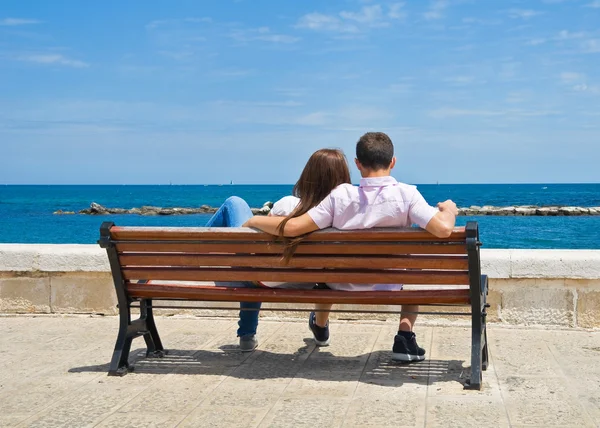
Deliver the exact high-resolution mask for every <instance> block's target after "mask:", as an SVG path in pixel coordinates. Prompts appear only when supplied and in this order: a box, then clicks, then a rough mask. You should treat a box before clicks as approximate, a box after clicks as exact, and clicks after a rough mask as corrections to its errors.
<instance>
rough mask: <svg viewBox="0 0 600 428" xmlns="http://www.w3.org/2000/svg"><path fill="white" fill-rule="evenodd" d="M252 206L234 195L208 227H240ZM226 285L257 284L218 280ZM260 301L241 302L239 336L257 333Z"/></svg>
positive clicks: (220, 283)
mask: <svg viewBox="0 0 600 428" xmlns="http://www.w3.org/2000/svg"><path fill="white" fill-rule="evenodd" d="M252 215H253V214H252V211H250V207H249V206H248V204H247V203H246V201H244V200H243V199H242V198H239V197H237V196H232V197H230V198H227V200H226V201H225V202H224V203H223V205H221V207H220V208H219V209H218V211H217V212H216V213H214V214H213V216H212V217H211V218H210V220H208V223H206V227H240V226H242V224H244V223H245V222H246V220H248V219H249V218H250V217H252ZM217 284H218V285H220V286H224V287H245V288H254V287H256V285H255V284H254V283H253V282H250V281H239V282H237V281H235V282H221V281H220V282H217ZM260 305H261V303H260V302H240V319H239V321H238V327H239V328H238V331H237V335H238V336H240V337H241V336H246V335H248V334H256V328H257V327H258V312H259V310H260Z"/></svg>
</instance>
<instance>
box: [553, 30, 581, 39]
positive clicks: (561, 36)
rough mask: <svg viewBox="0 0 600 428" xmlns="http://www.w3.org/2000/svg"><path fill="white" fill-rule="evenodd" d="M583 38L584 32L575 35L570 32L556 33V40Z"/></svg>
mask: <svg viewBox="0 0 600 428" xmlns="http://www.w3.org/2000/svg"><path fill="white" fill-rule="evenodd" d="M583 37H585V33H584V32H581V31H580V32H577V33H571V32H570V31H567V30H562V31H561V32H559V33H558V36H556V40H572V39H581V38H583Z"/></svg>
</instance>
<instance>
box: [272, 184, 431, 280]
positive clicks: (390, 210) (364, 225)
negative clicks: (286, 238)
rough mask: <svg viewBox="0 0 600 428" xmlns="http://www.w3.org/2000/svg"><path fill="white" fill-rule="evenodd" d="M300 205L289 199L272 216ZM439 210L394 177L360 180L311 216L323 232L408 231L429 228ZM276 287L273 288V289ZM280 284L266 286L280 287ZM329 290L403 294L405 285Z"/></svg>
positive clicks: (339, 191) (344, 187)
mask: <svg viewBox="0 0 600 428" xmlns="http://www.w3.org/2000/svg"><path fill="white" fill-rule="evenodd" d="M298 202H300V199H298V198H296V197H295V196H286V197H284V198H282V199H280V200H279V201H277V202H276V203H275V204H274V205H273V209H272V210H271V213H272V215H278V216H287V215H289V214H290V213H291V212H292V211H293V210H294V209H295V208H296V205H297V204H298ZM437 212H438V210H437V209H436V208H434V207H432V206H430V205H429V204H428V203H427V202H426V201H425V198H423V196H422V195H421V193H420V192H419V191H418V190H417V188H416V186H411V185H408V184H404V183H399V182H398V181H396V179H395V178H394V177H391V176H387V177H372V178H363V179H361V180H360V186H359V187H356V186H353V185H351V184H340V185H339V186H338V187H336V188H335V189H333V191H332V192H331V193H330V194H329V196H327V197H326V198H325V199H324V200H323V201H322V202H321V203H320V204H319V205H317V206H316V207H314V208H312V209H310V210H309V211H308V215H309V216H310V217H311V218H312V220H313V221H314V222H315V223H316V225H317V226H318V227H319V229H325V228H327V227H335V228H336V229H342V230H344V229H345V230H350V229H369V228H371V227H406V226H412V224H417V225H418V226H420V227H422V228H425V226H427V223H429V221H430V220H431V219H432V218H433V216H435V215H436V214H437ZM271 284H273V285H271ZM275 284H277V283H265V284H264V285H266V286H271V287H274V286H277V285H275ZM327 285H328V286H329V288H332V289H334V290H345V291H370V290H373V291H375V290H390V291H391V290H401V289H402V284H348V283H328V284H327Z"/></svg>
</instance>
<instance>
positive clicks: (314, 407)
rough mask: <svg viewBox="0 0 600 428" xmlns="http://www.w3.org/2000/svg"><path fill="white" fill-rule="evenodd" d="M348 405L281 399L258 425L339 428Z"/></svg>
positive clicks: (322, 399)
mask: <svg viewBox="0 0 600 428" xmlns="http://www.w3.org/2000/svg"><path fill="white" fill-rule="evenodd" d="M349 405H350V400H348V399H333V398H329V397H318V398H314V397H311V398H308V397H302V398H283V399H281V400H280V401H279V402H277V404H276V405H275V406H274V407H273V409H271V411H270V412H269V413H268V414H267V416H266V417H265V418H264V419H263V421H262V422H261V424H260V427H261V428H266V427H269V428H284V427H294V428H304V427H306V428H321V427H323V428H329V427H339V426H341V424H342V422H343V419H344V415H345V414H346V411H347V409H348V406H349Z"/></svg>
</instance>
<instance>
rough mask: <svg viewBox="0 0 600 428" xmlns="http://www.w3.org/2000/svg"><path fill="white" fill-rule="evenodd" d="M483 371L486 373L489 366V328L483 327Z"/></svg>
mask: <svg viewBox="0 0 600 428" xmlns="http://www.w3.org/2000/svg"><path fill="white" fill-rule="evenodd" d="M481 360H482V361H481V364H482V365H481V369H482V370H483V371H486V370H487V368H488V364H489V355H488V345H487V328H486V327H485V323H484V325H483V354H482V357H481Z"/></svg>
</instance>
